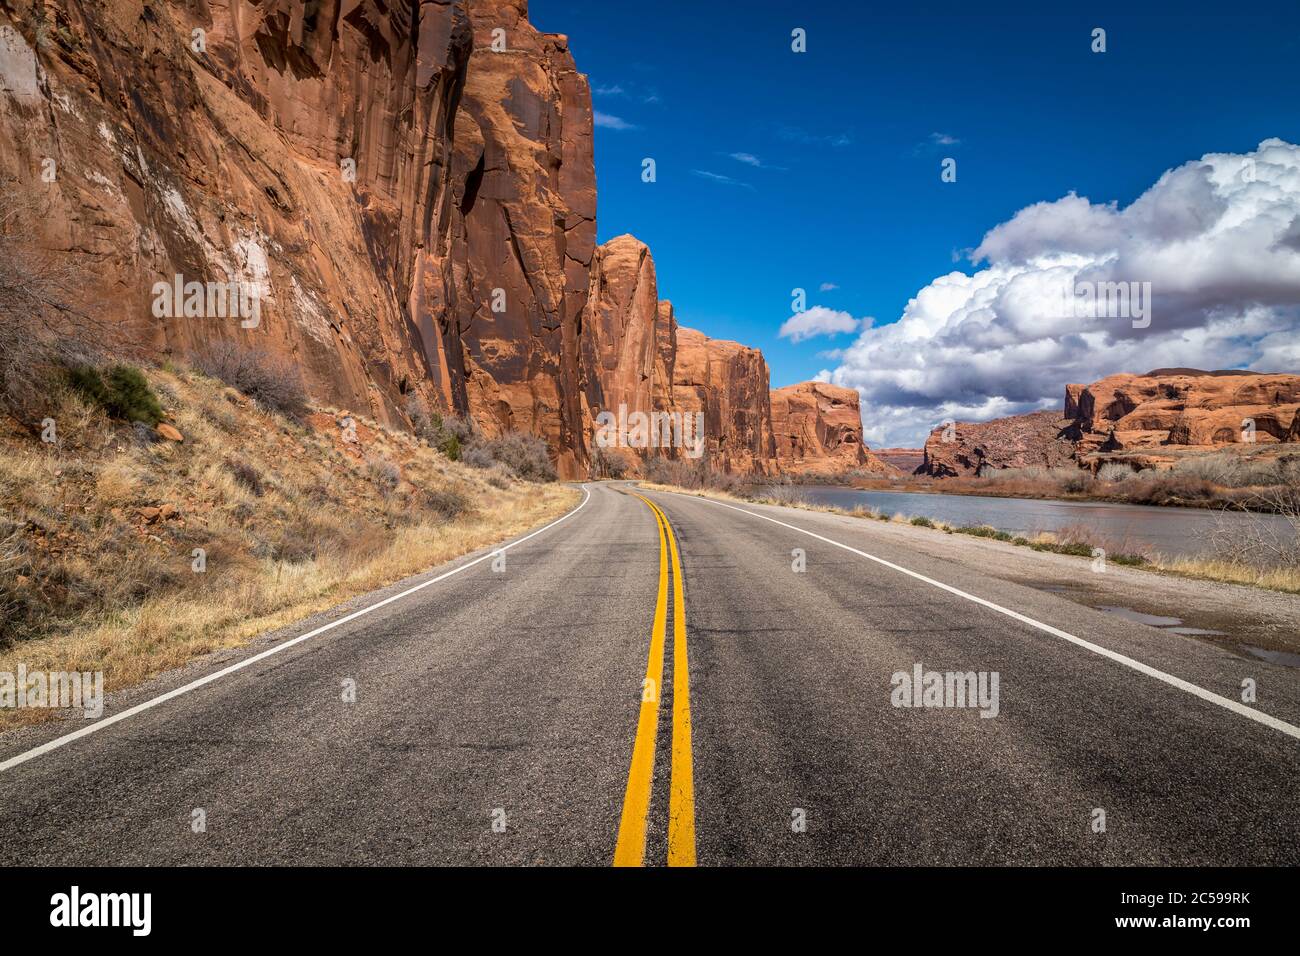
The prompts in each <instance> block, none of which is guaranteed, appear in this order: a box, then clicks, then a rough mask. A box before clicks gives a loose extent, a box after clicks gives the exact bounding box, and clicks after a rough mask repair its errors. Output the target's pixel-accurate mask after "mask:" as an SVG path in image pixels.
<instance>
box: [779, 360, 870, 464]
mask: <svg viewBox="0 0 1300 956" xmlns="http://www.w3.org/2000/svg"><path fill="white" fill-rule="evenodd" d="M772 431H773V433H774V434H775V436H776V456H777V463H778V465H779V466H780V468H781V470H782V471H783V472H787V473H791V474H798V473H801V472H802V473H806V474H822V475H828V474H835V473H838V472H845V471H851V470H855V469H860V470H864V471H873V472H878V473H880V474H890V473H892V472H893V469H892V468H891V467H890V466H888V465H886V464H885V463H884V462H882V461H880V460H879V459H878V458H876V457H875V456H874V455H872V454H870V453H869V452H868V451H867V447H866V445H864V444H863V443H862V412H861V408H860V406H859V398H858V393H857V390H856V389H852V388H844V387H842V386H839V385H830V384H828V383H825V382H801V383H799V384H798V385H787V386H786V387H785V388H778V389H775V390H774V391H773V392H772Z"/></svg>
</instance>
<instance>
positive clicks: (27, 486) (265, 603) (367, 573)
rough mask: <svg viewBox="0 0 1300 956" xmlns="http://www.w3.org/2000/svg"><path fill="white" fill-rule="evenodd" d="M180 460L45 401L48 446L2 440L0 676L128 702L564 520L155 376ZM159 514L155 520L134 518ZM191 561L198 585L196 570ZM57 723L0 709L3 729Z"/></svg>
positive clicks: (430, 461)
mask: <svg viewBox="0 0 1300 956" xmlns="http://www.w3.org/2000/svg"><path fill="white" fill-rule="evenodd" d="M148 375H149V378H150V380H151V383H152V384H153V385H154V387H155V388H156V389H157V391H158V392H159V394H160V395H162V396H163V397H164V406H165V408H166V410H167V412H168V413H169V415H170V418H169V419H168V420H169V422H170V423H171V424H173V425H174V426H175V427H177V428H178V429H180V431H181V432H182V433H183V434H184V436H185V442H184V443H183V444H177V443H173V442H157V441H151V440H148V438H147V436H146V437H142V436H140V435H139V434H138V433H137V431H136V430H135V429H133V428H131V427H129V426H124V425H120V424H116V423H111V422H109V421H108V420H107V419H105V418H104V417H103V415H102V413H99V412H96V411H94V410H93V409H88V408H86V407H85V406H84V405H82V404H81V403H80V401H79V399H77V398H76V396H74V395H70V394H58V395H55V396H54V397H53V398H52V399H51V402H52V404H51V410H50V412H49V414H50V416H51V417H53V418H55V419H56V420H57V422H58V424H59V434H60V437H61V442H62V444H61V445H60V446H49V445H43V444H41V443H40V442H39V441H37V440H36V439H35V438H33V437H32V435H31V433H30V432H29V431H28V430H26V429H23V428H20V427H13V428H12V429H10V430H8V431H4V430H3V427H0V671H10V672H12V671H14V670H15V669H16V668H17V665H18V663H19V662H22V663H25V664H26V666H27V667H28V669H29V670H44V671H65V670H77V671H100V670H102V671H103V672H104V676H105V687H106V690H108V691H112V690H114V689H121V688H123V687H127V686H130V685H132V684H135V683H138V682H140V681H142V680H145V679H147V678H149V677H152V676H154V675H156V674H158V673H161V672H162V671H164V670H167V669H170V668H173V667H176V666H179V665H182V664H184V663H186V662H187V661H190V660H192V659H193V658H194V657H196V656H198V655H201V654H204V653H207V652H209V651H212V650H216V649H218V648H227V647H233V646H237V645H240V644H242V643H245V642H247V641H248V640H249V639H251V638H253V637H255V636H256V635H258V634H261V633H264V632H266V631H268V630H272V629H274V628H277V627H280V626H283V625H286V624H290V623H293V622H294V621H297V620H300V619H301V618H303V617H306V616H308V615H310V614H313V613H315V612H317V611H321V610H324V609H326V608H329V607H331V606H333V605H335V604H338V603H340V602H342V601H344V600H347V599H348V598H351V597H354V596H356V595H359V594H364V593H366V592H367V591H371V590H373V589H375V588H378V587H382V586H384V585H387V584H390V583H392V582H394V581H396V580H400V579H401V578H403V577H406V576H408V575H411V574H414V573H418V572H420V571H422V570H425V569H427V568H429V567H431V566H434V565H437V564H440V563H442V562H445V561H448V560H451V559H453V558H455V557H457V556H459V555H462V554H465V553H467V552H469V551H473V550H475V549H477V548H481V547H484V546H487V545H490V544H493V543H495V542H498V541H501V540H504V539H506V538H509V537H511V536H514V535H516V534H519V533H521V532H523V531H525V530H527V529H528V528H530V527H534V526H536V525H538V524H541V523H543V522H545V521H547V520H551V519H553V518H555V517H558V516H559V515H561V514H563V513H564V512H565V511H567V510H569V509H570V508H571V507H573V505H574V504H576V502H577V499H578V492H577V491H575V490H574V489H572V488H570V487H568V486H564V485H555V484H547V485H538V484H532V483H529V482H524V481H518V480H514V479H512V478H504V477H503V476H501V475H497V474H494V473H493V474H488V473H484V472H481V471H479V470H477V469H474V468H470V467H467V466H465V465H461V464H458V463H455V462H451V461H448V460H447V459H446V458H445V457H444V456H443V455H442V454H440V453H439V452H437V451H435V450H433V449H431V448H429V447H427V446H426V445H424V444H423V443H421V442H419V441H417V440H415V439H414V438H412V437H411V436H409V435H406V434H405V433H397V432H388V431H385V430H384V429H381V428H379V427H378V426H376V425H375V424H374V423H371V422H367V421H365V420H361V419H358V421H357V434H358V437H359V439H360V441H359V442H358V443H357V444H352V443H349V442H346V441H345V440H344V439H343V433H342V430H341V429H340V428H339V427H338V426H337V424H336V422H335V419H334V417H333V415H331V414H325V413H321V412H317V413H315V414H312V415H310V416H309V418H308V420H307V421H306V422H305V423H303V424H297V423H294V422H292V421H290V420H288V419H286V418H284V417H282V416H280V415H277V414H273V413H270V412H268V411H265V410H263V409H262V408H260V407H259V406H258V405H257V404H256V403H254V402H252V401H250V400H248V399H246V398H244V397H242V396H240V394H239V393H237V392H234V391H233V390H231V389H228V388H226V387H224V386H222V385H220V384H219V383H217V382H215V381H214V380H211V379H208V378H206V377H204V376H202V375H199V374H197V373H193V372H184V371H176V372H167V371H160V370H151V371H149V372H148ZM164 505H169V506H171V508H174V509H175V514H174V516H172V517H170V518H168V517H163V516H153V514H152V512H148V511H145V512H144V513H142V509H150V508H161V507H162V506H164ZM195 549H202V550H203V551H204V552H205V553H206V570H205V571H203V572H202V573H196V572H195V571H194V570H193V567H192V563H193V561H194V551H195ZM50 713H51V712H50V711H20V712H15V711H0V727H3V726H5V725H6V724H11V723H14V722H15V721H25V720H32V719H42V718H43V717H48V716H49V715H50Z"/></svg>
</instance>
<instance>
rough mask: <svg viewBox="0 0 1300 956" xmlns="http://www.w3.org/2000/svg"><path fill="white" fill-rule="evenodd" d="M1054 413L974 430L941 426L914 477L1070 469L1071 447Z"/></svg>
mask: <svg viewBox="0 0 1300 956" xmlns="http://www.w3.org/2000/svg"><path fill="white" fill-rule="evenodd" d="M1069 424H1070V423H1069V422H1068V421H1066V420H1064V419H1062V417H1061V413H1060V412H1056V411H1045V412H1031V413H1029V414H1028V415H1013V416H1010V417H1008V418H995V419H994V420H993V421H990V422H979V423H975V424H971V423H967V422H957V423H956V424H954V425H947V426H944V425H941V426H940V427H938V428H936V429H935V430H934V431H932V432H931V433H930V437H929V438H927V439H926V442H925V459H924V460H923V461H922V463H921V466H920V468H918V469H917V474H921V475H929V476H931V477H933V478H957V477H971V476H978V475H985V474H987V473H988V472H989V471H993V470H996V469H1000V468H1027V467H1030V466H1035V465H1037V466H1042V467H1047V468H1053V467H1057V466H1059V465H1072V464H1073V463H1074V444H1073V443H1072V442H1071V441H1069V440H1068V439H1067V438H1065V437H1064V436H1063V435H1062V429H1064V428H1065V427H1066V426H1067V425H1069Z"/></svg>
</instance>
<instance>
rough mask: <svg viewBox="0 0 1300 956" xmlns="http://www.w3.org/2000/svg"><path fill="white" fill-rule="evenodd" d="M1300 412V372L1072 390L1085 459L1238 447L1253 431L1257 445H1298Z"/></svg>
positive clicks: (1153, 376) (1172, 376)
mask: <svg viewBox="0 0 1300 956" xmlns="http://www.w3.org/2000/svg"><path fill="white" fill-rule="evenodd" d="M1297 410H1300V375H1265V374H1259V373H1254V372H1239V371H1219V372H1203V371H1200V370H1197V369H1156V370H1155V371H1153V372H1148V373H1147V374H1145V375H1111V376H1109V377H1108V378H1103V379H1102V380H1101V381H1098V382H1093V383H1092V384H1091V385H1067V386H1066V390H1065V415H1066V417H1067V418H1070V419H1071V420H1072V423H1073V425H1072V435H1073V437H1074V439H1075V441H1076V442H1077V444H1078V447H1079V450H1080V452H1081V453H1082V454H1087V453H1088V452H1092V451H1102V452H1109V451H1131V450H1134V449H1140V448H1157V447H1160V446H1169V445H1180V446H1195V447H1203V448H1211V447H1215V446H1219V445H1231V444H1237V443H1241V442H1242V441H1243V437H1244V435H1245V434H1246V433H1248V432H1250V431H1251V430H1252V428H1253V438H1254V443H1256V444H1271V443H1276V442H1286V441H1294V440H1295V438H1293V437H1291V436H1292V435H1293V433H1294V431H1295V422H1296V412H1297ZM1247 423H1250V424H1247Z"/></svg>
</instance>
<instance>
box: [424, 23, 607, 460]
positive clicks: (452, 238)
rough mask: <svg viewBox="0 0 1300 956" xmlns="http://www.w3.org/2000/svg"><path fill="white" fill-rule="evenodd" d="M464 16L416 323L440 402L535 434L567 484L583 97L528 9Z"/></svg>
mask: <svg viewBox="0 0 1300 956" xmlns="http://www.w3.org/2000/svg"><path fill="white" fill-rule="evenodd" d="M468 9H469V14H470V19H471V22H472V23H473V27H474V52H473V54H472V55H471V57H470V59H469V64H468V68H467V71H466V72H467V75H466V79H465V84H464V96H463V98H462V100H461V103H460V109H459V110H458V111H457V113H456V117H455V135H454V142H453V149H452V153H453V155H452V164H451V178H452V183H453V185H452V202H451V204H450V217H449V218H450V222H449V224H448V227H447V230H446V233H445V234H444V235H442V236H441V237H440V239H441V245H440V247H439V248H437V249H436V250H435V254H434V255H433V256H432V257H431V258H432V259H433V260H434V262H433V263H430V266H431V267H429V268H426V270H425V272H424V276H425V279H426V281H425V282H424V283H422V284H420V286H419V287H418V289H417V301H416V302H415V305H414V312H415V314H416V318H417V320H418V323H419V326H420V328H421V330H422V331H423V332H424V333H425V339H426V343H427V344H428V346H429V352H430V355H431V357H432V358H433V363H432V364H433V367H434V370H435V381H436V383H437V384H438V385H439V386H440V388H441V389H442V391H443V393H444V394H445V395H446V396H447V398H448V404H449V405H450V406H452V407H453V408H455V409H457V410H463V409H467V410H468V411H469V413H470V415H471V416H472V417H473V419H474V420H475V423H476V424H477V425H478V426H479V427H480V428H481V429H483V430H484V431H485V432H487V433H488V434H496V433H499V432H503V431H509V430H518V431H525V432H530V433H532V434H535V435H540V436H542V437H543V438H545V439H546V440H547V442H548V444H549V445H550V446H551V450H552V453H553V454H554V455H555V456H556V458H557V466H558V468H559V471H560V474H561V476H562V477H568V478H573V477H578V476H581V475H584V474H585V473H586V467H587V448H586V437H585V436H586V432H587V417H588V416H587V413H586V410H585V409H584V407H583V376H582V367H581V366H582V360H581V354H582V343H581V339H580V330H581V316H582V313H583V309H584V307H585V306H586V300H587V287H588V282H589V271H590V268H591V264H592V253H593V250H594V248H595V241H596V174H595V167H594V163H593V158H592V116H591V93H590V90H589V89H588V86H587V79H586V77H585V76H583V75H582V74H580V73H578V71H577V69H576V67H575V65H574V61H573V57H572V55H571V54H570V53H569V48H568V41H567V39H566V38H565V37H563V36H560V35H558V34H546V33H539V32H538V31H537V30H536V29H534V28H533V26H532V25H531V24H530V23H529V22H528V20H527V13H528V6H527V3H526V2H525V0H470V2H469V3H468ZM497 30H500V31H504V32H503V33H498V34H496V35H495V38H494V31H497ZM494 39H495V46H494ZM448 266H449V268H448Z"/></svg>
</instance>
